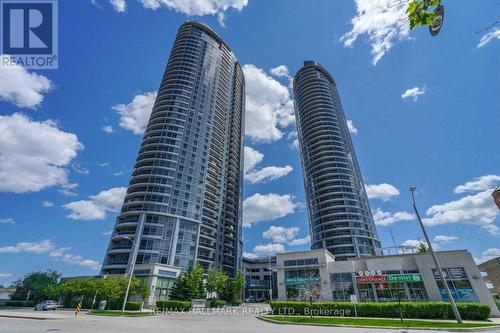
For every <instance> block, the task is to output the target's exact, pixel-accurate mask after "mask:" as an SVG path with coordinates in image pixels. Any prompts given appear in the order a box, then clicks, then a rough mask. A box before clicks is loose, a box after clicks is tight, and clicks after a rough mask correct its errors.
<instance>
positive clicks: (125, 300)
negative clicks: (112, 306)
mask: <svg viewBox="0 0 500 333" xmlns="http://www.w3.org/2000/svg"><path fill="white" fill-rule="evenodd" d="M123 238H125V239H128V240H129V241H131V242H132V245H133V246H134V247H136V246H137V245H136V244H135V242H134V241H133V240H132V239H131V238H129V237H127V236H125V237H123ZM134 253H136V252H135V249H132V252H131V255H132V263H131V265H130V271H129V277H128V283H127V290H126V291H125V298H124V299H123V305H122V312H125V305H126V304H127V298H128V293H129V290H130V284H131V283H132V276H133V275H134V267H135V256H134Z"/></svg>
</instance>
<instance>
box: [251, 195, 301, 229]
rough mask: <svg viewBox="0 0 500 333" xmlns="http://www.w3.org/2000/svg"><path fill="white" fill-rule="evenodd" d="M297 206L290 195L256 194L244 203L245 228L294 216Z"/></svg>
mask: <svg viewBox="0 0 500 333" xmlns="http://www.w3.org/2000/svg"><path fill="white" fill-rule="evenodd" d="M297 206H298V204H297V203H295V202H294V200H293V197H292V196H291V195H290V194H284V195H279V194H275V193H269V194H260V193H256V194H254V195H252V196H251V197H249V198H246V199H245V200H244V201H243V226H245V227H250V226H251V225H252V224H254V223H258V222H262V221H272V220H275V219H277V218H280V217H283V216H286V215H288V214H292V213H294V212H295V208H296V207H297Z"/></svg>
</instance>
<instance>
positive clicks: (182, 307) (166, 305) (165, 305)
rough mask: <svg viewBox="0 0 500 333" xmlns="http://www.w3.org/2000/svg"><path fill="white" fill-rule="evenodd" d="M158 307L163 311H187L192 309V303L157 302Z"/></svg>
mask: <svg viewBox="0 0 500 333" xmlns="http://www.w3.org/2000/svg"><path fill="white" fill-rule="evenodd" d="M156 307H157V308H158V309H160V310H162V311H165V310H174V311H186V310H189V309H190V308H191V302H190V301H157V302H156Z"/></svg>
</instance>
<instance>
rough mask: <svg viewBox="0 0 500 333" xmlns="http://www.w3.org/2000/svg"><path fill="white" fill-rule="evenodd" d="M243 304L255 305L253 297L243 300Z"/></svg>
mask: <svg viewBox="0 0 500 333" xmlns="http://www.w3.org/2000/svg"><path fill="white" fill-rule="evenodd" d="M245 303H255V297H253V296H250V297H247V298H245Z"/></svg>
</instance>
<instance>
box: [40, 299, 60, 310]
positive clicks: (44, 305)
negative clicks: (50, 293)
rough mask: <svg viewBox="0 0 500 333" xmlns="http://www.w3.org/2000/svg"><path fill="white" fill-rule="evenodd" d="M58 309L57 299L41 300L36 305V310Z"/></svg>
mask: <svg viewBox="0 0 500 333" xmlns="http://www.w3.org/2000/svg"><path fill="white" fill-rule="evenodd" d="M55 309H57V303H56V302H55V301H41V302H40V303H38V304H37V305H35V309H34V310H35V311H47V310H55Z"/></svg>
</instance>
